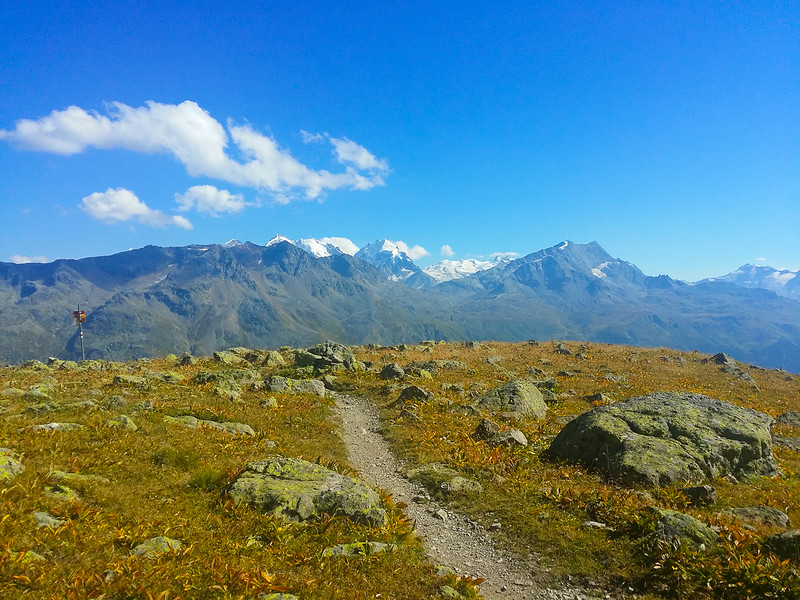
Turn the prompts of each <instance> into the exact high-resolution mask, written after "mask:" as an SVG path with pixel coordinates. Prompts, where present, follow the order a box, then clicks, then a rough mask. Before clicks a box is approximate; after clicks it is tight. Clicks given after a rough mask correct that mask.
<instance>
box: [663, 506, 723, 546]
mask: <svg viewBox="0 0 800 600" xmlns="http://www.w3.org/2000/svg"><path fill="white" fill-rule="evenodd" d="M652 510H653V511H655V512H656V513H657V514H658V524H657V525H656V530H655V535H656V537H657V538H658V539H660V540H663V541H665V542H667V543H669V544H670V545H671V546H673V547H675V548H677V547H678V546H680V545H681V544H688V545H690V546H693V547H695V548H700V547H703V546H704V547H706V548H708V547H709V546H712V545H714V544H715V543H716V540H717V533H716V532H715V531H714V530H713V529H711V528H710V527H709V526H708V525H706V524H705V523H702V522H701V521H698V520H697V519H695V518H694V517H692V516H691V515H687V514H684V513H681V512H677V511H674V510H667V509H664V508H652Z"/></svg>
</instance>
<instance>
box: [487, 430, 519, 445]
mask: <svg viewBox="0 0 800 600" xmlns="http://www.w3.org/2000/svg"><path fill="white" fill-rule="evenodd" d="M487 443H488V444H489V445H490V446H504V447H505V448H514V447H521V448H524V447H525V446H527V445H528V438H526V437H525V434H524V433H522V432H521V431H520V430H519V429H509V430H508V431H501V432H500V433H496V434H495V435H493V436H492V437H491V438H489V440H488V442H487Z"/></svg>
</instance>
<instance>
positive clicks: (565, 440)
mask: <svg viewBox="0 0 800 600" xmlns="http://www.w3.org/2000/svg"><path fill="white" fill-rule="evenodd" d="M772 422H773V419H772V417H770V416H769V415H765V414H763V413H759V412H756V411H754V410H749V409H744V408H739V407H737V406H734V405H732V404H729V403H727V402H722V401H719V400H714V399H713V398H709V397H707V396H703V395H700V394H689V393H679V392H660V393H654V394H648V395H646V396H640V397H638V398H631V399H629V400H627V401H626V402H620V403H617V404H613V405H611V406H601V407H597V408H594V409H592V410H590V411H589V412H587V413H584V414H582V415H581V416H579V417H578V418H576V419H574V420H572V421H571V422H569V423H568V424H567V425H566V426H565V427H564V428H563V429H562V430H561V432H560V433H559V434H558V436H556V438H555V439H554V440H553V442H552V443H551V444H550V447H549V448H548V449H547V450H546V451H545V452H544V455H543V456H544V458H547V459H551V460H567V461H569V462H573V463H577V464H581V465H583V466H585V467H587V468H590V469H593V470H596V471H599V472H600V473H602V474H603V475H605V476H606V477H607V478H609V479H611V480H615V481H620V482H622V483H625V484H645V485H653V486H658V485H668V484H670V483H673V482H677V481H688V482H702V481H704V480H706V479H708V478H710V477H722V476H725V475H733V476H734V477H736V478H740V479H741V478H743V477H748V476H753V475H767V476H774V475H777V474H779V473H780V470H779V469H778V466H777V464H776V462H775V458H774V457H773V455H772V438H771V434H770V427H771V425H772Z"/></svg>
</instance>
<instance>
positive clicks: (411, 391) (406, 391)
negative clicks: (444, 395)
mask: <svg viewBox="0 0 800 600" xmlns="http://www.w3.org/2000/svg"><path fill="white" fill-rule="evenodd" d="M433 397H434V396H433V393H432V392H429V391H427V390H424V389H422V388H421V387H419V386H417V385H409V386H408V387H405V388H403V389H402V391H401V392H400V395H399V396H398V397H397V400H395V401H394V402H393V403H392V404H390V405H389V406H390V407H395V406H400V405H402V404H405V403H406V402H412V403H414V402H422V403H423V404H424V403H426V402H430V401H431V400H433Z"/></svg>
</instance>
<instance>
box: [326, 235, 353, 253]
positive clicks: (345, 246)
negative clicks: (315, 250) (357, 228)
mask: <svg viewBox="0 0 800 600" xmlns="http://www.w3.org/2000/svg"><path fill="white" fill-rule="evenodd" d="M319 241H320V242H322V243H323V244H330V245H331V246H335V247H336V248H338V249H339V250H341V251H342V252H344V253H345V254H349V255H350V256H354V255H355V253H356V252H358V250H359V248H358V246H356V245H355V244H354V243H353V242H352V240H349V239H347V238H343V237H324V238H320V240H319Z"/></svg>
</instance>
